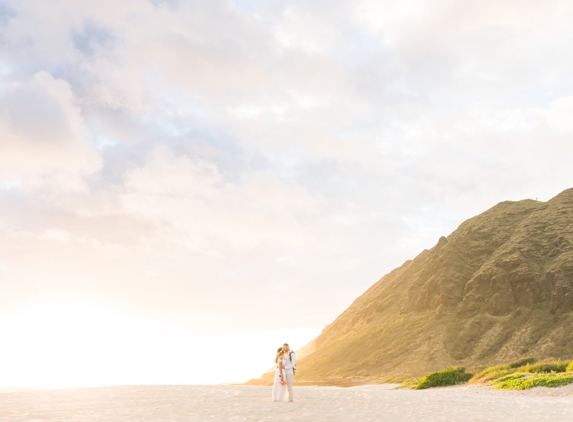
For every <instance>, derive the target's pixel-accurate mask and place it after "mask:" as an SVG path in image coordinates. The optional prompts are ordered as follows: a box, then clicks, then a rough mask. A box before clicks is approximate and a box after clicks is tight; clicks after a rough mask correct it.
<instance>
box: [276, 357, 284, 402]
mask: <svg viewBox="0 0 573 422" xmlns="http://www.w3.org/2000/svg"><path fill="white" fill-rule="evenodd" d="M281 360H282V361H283V364H284V358H281V359H279V361H278V362H277V369H276V371H275V382H274V384H273V401H283V400H284V399H285V392H286V385H281V378H280V376H279V375H280V373H279V363H280V361H281ZM284 371H285V370H284V369H283V380H286V378H285V374H284Z"/></svg>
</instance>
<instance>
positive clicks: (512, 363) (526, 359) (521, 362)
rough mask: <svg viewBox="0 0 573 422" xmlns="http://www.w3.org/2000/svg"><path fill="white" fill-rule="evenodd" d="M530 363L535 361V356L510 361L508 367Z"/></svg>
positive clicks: (519, 366)
mask: <svg viewBox="0 0 573 422" xmlns="http://www.w3.org/2000/svg"><path fill="white" fill-rule="evenodd" d="M532 363H535V358H522V359H519V360H516V361H515V362H511V363H510V364H509V365H508V366H509V367H510V368H521V367H522V366H525V365H531V364H532Z"/></svg>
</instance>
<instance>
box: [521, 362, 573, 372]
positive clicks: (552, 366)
mask: <svg viewBox="0 0 573 422" xmlns="http://www.w3.org/2000/svg"><path fill="white" fill-rule="evenodd" d="M568 365H569V362H566V361H562V360H555V361H546V362H540V363H537V364H535V365H526V366H523V367H521V368H519V369H520V370H521V371H523V372H529V373H532V374H542V373H549V372H565V371H566V370H567V366H568Z"/></svg>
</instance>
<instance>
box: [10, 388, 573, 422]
mask: <svg viewBox="0 0 573 422" xmlns="http://www.w3.org/2000/svg"><path fill="white" fill-rule="evenodd" d="M394 387H395V386H393V385H372V386H362V387H353V388H329V387H298V388H297V389H296V395H297V396H296V402H295V403H274V402H272V401H271V399H270V397H269V396H270V388H268V387H247V386H135V387H134V386H125V387H105V388H89V389H73V390H53V391H30V392H20V393H2V394H0V420H2V421H6V422H9V421H10V422H12V421H14V422H31V421H54V422H55V421H58V422H62V421H84V422H85V421H193V422H202V421H271V420H272V421H309V422H310V421H313V422H314V421H333V422H335V421H336V422H347V421H449V422H456V421H459V422H462V421H464V422H471V421H476V422H477V421H480V422H483V421H494V420H495V421H500V420H501V421H505V422H511V421H516V422H517V421H520V422H527V421H540V420H541V421H543V420H547V421H563V422H565V421H571V420H573V406H571V403H572V401H573V386H568V387H562V388H556V389H547V388H538V389H533V390H529V391H525V392H518V391H510V392H507V391H493V390H490V389H489V388H487V387H473V386H460V387H447V388H436V389H431V390H424V391H412V390H395V389H394Z"/></svg>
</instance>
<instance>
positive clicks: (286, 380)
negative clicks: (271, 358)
mask: <svg viewBox="0 0 573 422" xmlns="http://www.w3.org/2000/svg"><path fill="white" fill-rule="evenodd" d="M275 363H276V365H277V370H276V371H275V383H274V385H273V400H274V401H284V396H285V389H288V401H289V402H292V401H293V399H294V396H293V394H292V382H293V378H294V373H295V371H296V355H295V354H294V352H293V351H292V350H291V349H290V347H289V345H288V344H287V343H285V344H283V347H279V349H278V350H277V356H276V357H275Z"/></svg>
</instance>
